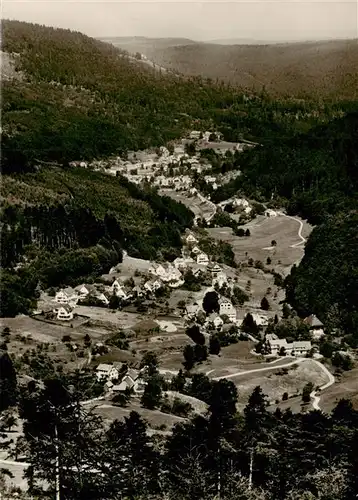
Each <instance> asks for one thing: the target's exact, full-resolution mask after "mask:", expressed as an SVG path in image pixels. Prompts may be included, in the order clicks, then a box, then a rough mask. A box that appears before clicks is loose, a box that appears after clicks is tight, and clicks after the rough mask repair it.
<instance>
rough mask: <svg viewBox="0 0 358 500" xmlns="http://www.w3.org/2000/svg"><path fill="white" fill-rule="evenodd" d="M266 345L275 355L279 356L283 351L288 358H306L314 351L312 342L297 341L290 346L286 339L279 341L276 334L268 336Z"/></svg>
mask: <svg viewBox="0 0 358 500" xmlns="http://www.w3.org/2000/svg"><path fill="white" fill-rule="evenodd" d="M265 343H266V345H267V347H268V348H269V349H270V352H271V354H273V355H277V354H279V353H280V351H281V350H282V349H283V350H284V353H285V355H288V356H306V355H307V353H309V351H310V350H311V349H312V345H311V342H310V341H307V340H304V341H295V342H292V343H291V344H289V343H288V342H287V340H286V339H279V338H277V336H276V335H275V334H269V335H266V339H265Z"/></svg>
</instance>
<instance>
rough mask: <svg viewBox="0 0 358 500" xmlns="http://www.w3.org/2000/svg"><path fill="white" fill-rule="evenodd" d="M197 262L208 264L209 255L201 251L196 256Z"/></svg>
mask: <svg viewBox="0 0 358 500" xmlns="http://www.w3.org/2000/svg"><path fill="white" fill-rule="evenodd" d="M196 262H197V264H200V265H203V266H207V265H208V264H209V257H208V256H207V255H206V253H204V252H202V253H199V254H198V255H197V257H196Z"/></svg>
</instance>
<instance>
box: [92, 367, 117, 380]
mask: <svg viewBox="0 0 358 500" xmlns="http://www.w3.org/2000/svg"><path fill="white" fill-rule="evenodd" d="M118 376H119V372H118V370H117V368H116V367H115V366H113V365H109V364H106V363H101V364H100V365H98V366H97V368H96V377H97V380H98V381H100V380H111V381H112V380H117V379H118Z"/></svg>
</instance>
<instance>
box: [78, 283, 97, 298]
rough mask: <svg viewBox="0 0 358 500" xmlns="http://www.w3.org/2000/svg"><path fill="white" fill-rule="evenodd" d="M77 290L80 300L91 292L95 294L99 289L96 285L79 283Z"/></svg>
mask: <svg viewBox="0 0 358 500" xmlns="http://www.w3.org/2000/svg"><path fill="white" fill-rule="evenodd" d="M75 290H76V292H77V293H78V298H79V300H83V299H85V298H86V297H87V295H89V294H90V293H92V294H94V293H95V292H96V291H97V290H96V288H95V286H94V285H78V286H76V288H75Z"/></svg>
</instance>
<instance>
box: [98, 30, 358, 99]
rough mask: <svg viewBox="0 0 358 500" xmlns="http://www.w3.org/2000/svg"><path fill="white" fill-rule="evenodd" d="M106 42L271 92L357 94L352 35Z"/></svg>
mask: <svg viewBox="0 0 358 500" xmlns="http://www.w3.org/2000/svg"><path fill="white" fill-rule="evenodd" d="M106 41H107V42H110V43H112V44H113V45H115V46H116V47H118V48H121V49H125V50H127V51H128V52H140V53H141V54H144V55H146V56H147V57H148V59H150V60H151V61H153V62H155V63H156V64H158V65H160V66H162V67H163V68H166V69H168V70H172V71H178V72H180V73H182V74H183V75H187V76H189V75H200V76H203V77H206V78H212V79H214V80H216V79H219V80H223V81H224V82H229V83H231V84H234V85H238V86H240V87H251V88H253V89H255V90H256V91H261V90H262V88H263V87H265V89H266V91H267V92H268V93H269V94H271V95H274V96H278V95H293V96H296V97H307V96H315V97H324V98H333V99H337V98H339V99H354V100H355V99H358V40H357V39H340V40H322V41H304V42H297V41H295V42H276V43H275V42H264V41H262V40H261V41H257V40H255V41H254V40H249V39H239V38H237V39H227V40H212V41H211V42H195V41H193V40H190V39H186V38H146V37H113V38H111V37H108V38H106Z"/></svg>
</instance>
